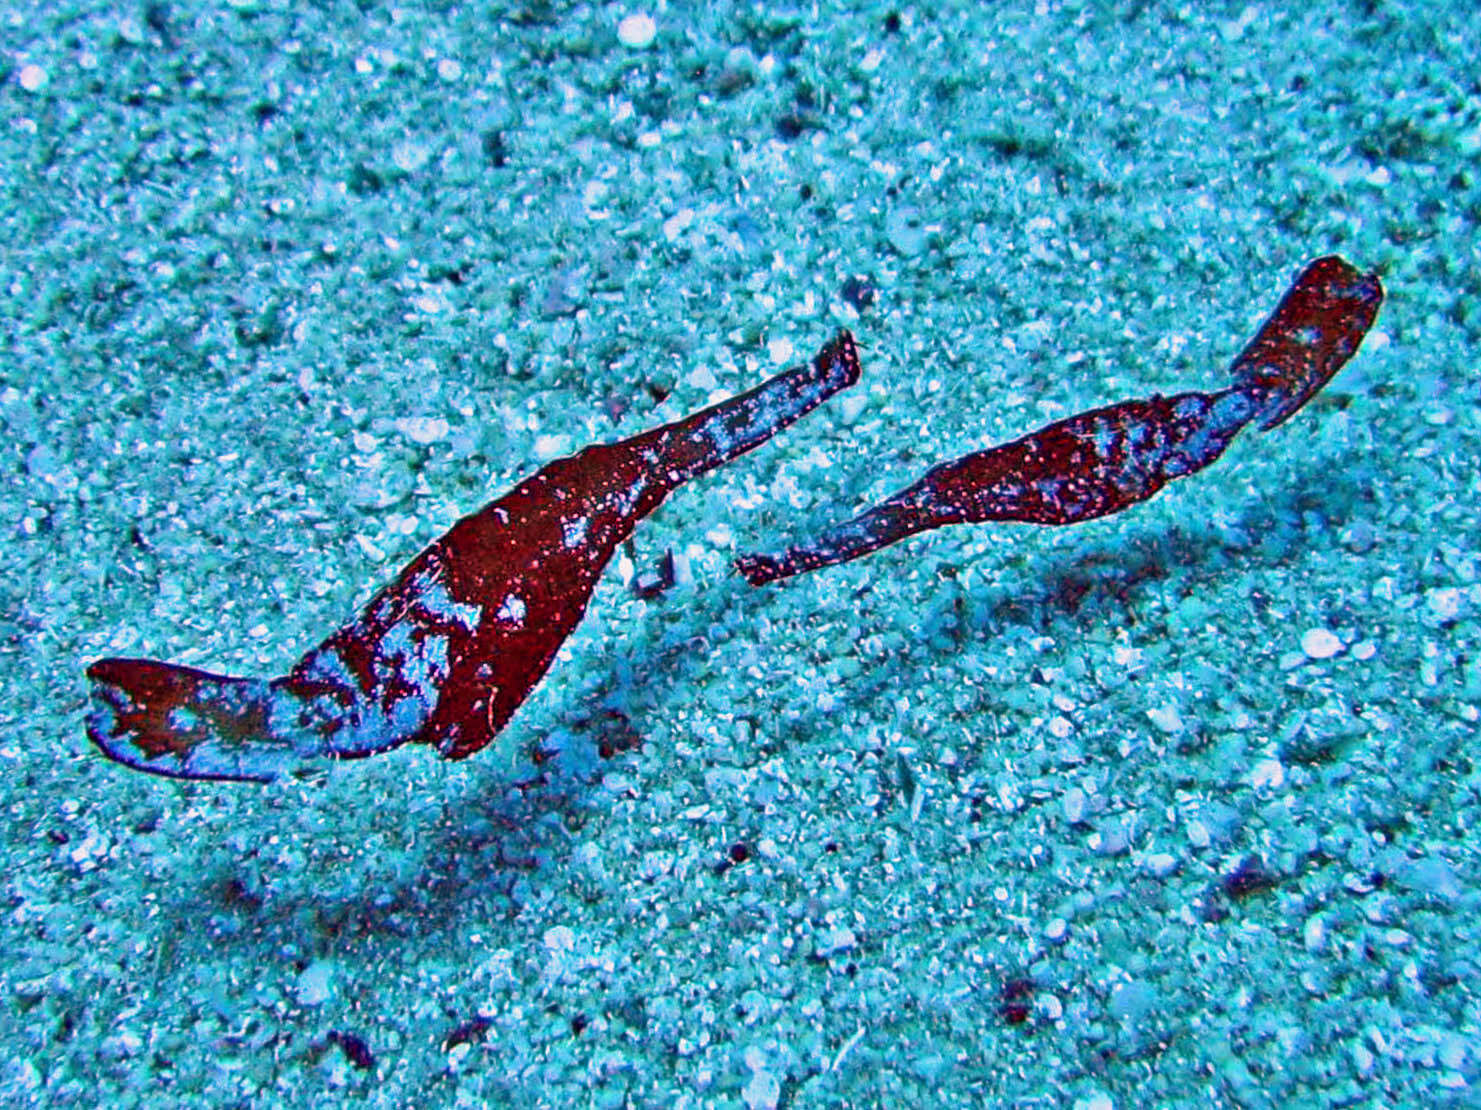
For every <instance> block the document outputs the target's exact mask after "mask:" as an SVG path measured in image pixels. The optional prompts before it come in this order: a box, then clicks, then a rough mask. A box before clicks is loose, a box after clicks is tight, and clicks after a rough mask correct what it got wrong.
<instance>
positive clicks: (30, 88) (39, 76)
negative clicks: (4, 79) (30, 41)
mask: <svg viewBox="0 0 1481 1110" xmlns="http://www.w3.org/2000/svg"><path fill="white" fill-rule="evenodd" d="M15 79H16V80H17V81H19V82H20V85H21V88H23V89H25V90H26V91H27V92H40V91H41V90H42V89H44V88H45V87H46V83H47V82H48V81H49V80H51V78H50V77H49V76H48V75H47V72H46V70H44V69H42V68H41V67H40V66H39V65H37V64H36V63H35V62H31V63H29V64H27V65H23V66H21V69H20V72H19V73H17V74H16V77H15Z"/></svg>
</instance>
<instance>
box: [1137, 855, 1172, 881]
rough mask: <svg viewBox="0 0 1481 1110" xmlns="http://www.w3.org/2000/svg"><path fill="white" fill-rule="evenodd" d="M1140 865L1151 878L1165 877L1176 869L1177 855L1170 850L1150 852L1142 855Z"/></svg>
mask: <svg viewBox="0 0 1481 1110" xmlns="http://www.w3.org/2000/svg"><path fill="white" fill-rule="evenodd" d="M1142 866H1143V867H1144V868H1146V870H1147V873H1148V874H1150V875H1151V876H1152V877H1153V878H1157V879H1165V878H1167V877H1168V876H1169V875H1171V874H1172V873H1173V872H1174V871H1176V870H1177V869H1178V857H1177V856H1175V855H1173V854H1172V853H1171V852H1152V853H1150V854H1149V855H1146V856H1143V857H1142Z"/></svg>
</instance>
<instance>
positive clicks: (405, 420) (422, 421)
mask: <svg viewBox="0 0 1481 1110" xmlns="http://www.w3.org/2000/svg"><path fill="white" fill-rule="evenodd" d="M395 427H396V430H397V431H398V432H400V433H401V434H402V435H404V436H405V437H406V438H407V439H409V440H411V441H412V442H413V443H420V444H421V445H422V446H423V447H425V446H426V445H427V444H429V443H436V442H437V441H438V440H439V439H442V438H444V437H445V436H446V435H447V433H448V431H449V427H448V423H447V421H446V420H443V419H442V418H441V417H438V416H403V417H401V418H400V419H398V420H397V421H396V422H395Z"/></svg>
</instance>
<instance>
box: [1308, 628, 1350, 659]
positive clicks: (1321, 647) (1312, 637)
mask: <svg viewBox="0 0 1481 1110" xmlns="http://www.w3.org/2000/svg"><path fill="white" fill-rule="evenodd" d="M1301 650H1302V651H1304V652H1305V653H1306V658H1308V659H1330V658H1332V656H1334V655H1336V654H1337V653H1338V652H1339V651H1341V650H1342V641H1341V640H1339V639H1338V638H1337V637H1336V636H1335V635H1333V634H1332V633H1331V632H1329V631H1328V630H1327V629H1325V628H1308V629H1307V630H1306V631H1305V632H1303V633H1302V634H1301Z"/></svg>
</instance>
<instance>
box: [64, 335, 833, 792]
mask: <svg viewBox="0 0 1481 1110" xmlns="http://www.w3.org/2000/svg"><path fill="white" fill-rule="evenodd" d="M858 378H859V360H858V354H857V352H856V350H855V348H854V341H853V337H852V336H851V335H850V334H849V333H848V332H846V331H844V332H840V333H839V335H838V336H837V337H836V338H835V339H833V340H832V341H831V342H829V343H828V344H827V345H825V346H824V347H823V348H822V350H821V351H819V352H818V354H817V356H816V357H815V358H814V359H813V361H812V362H811V364H807V365H801V366H794V367H792V368H791V369H789V370H786V371H784V372H783V373H781V374H779V375H777V376H776V377H774V378H772V379H770V380H769V381H767V382H764V383H763V384H762V385H760V386H758V387H756V388H755V389H752V390H751V391H749V392H747V393H743V394H741V395H739V396H737V397H733V398H730V399H729V400H727V401H723V402H721V403H720V404H717V405H714V406H712V407H710V408H707V409H705V410H704V411H702V412H699V413H696V414H694V415H693V416H689V417H687V418H685V419H683V420H679V421H677V422H675V423H672V424H667V425H665V426H663V427H660V428H656V429H654V430H652V431H649V432H645V433H643V434H642V435H638V436H635V437H633V438H631V439H627V440H623V441H622V442H620V443H613V444H608V445H605V446H593V447H587V448H586V449H585V450H583V451H581V452H579V453H577V454H575V455H572V456H570V457H569V458H564V459H558V460H556V461H555V462H552V463H551V464H549V465H548V466H546V467H545V468H544V469H542V470H540V471H539V472H538V473H536V474H534V475H533V476H531V477H529V478H526V479H525V480H524V481H523V482H521V483H519V485H517V486H515V487H514V489H512V490H510V491H509V492H508V493H506V494H505V495H504V496H503V497H500V498H499V499H498V500H496V501H493V502H491V503H490V504H488V505H486V506H484V508H482V509H480V510H479V511H478V512H476V513H474V514H473V515H472V516H468V517H464V518H463V519H462V520H460V521H458V522H457V523H456V524H455V525H453V527H452V529H451V530H449V531H448V532H447V533H446V534H445V535H443V536H442V538H441V539H439V540H437V541H436V542H434V543H433V544H432V545H431V546H430V547H428V548H426V550H424V551H423V552H422V553H421V554H420V555H418V556H417V557H416V558H415V559H413V560H412V561H411V562H410V563H409V564H408V565H407V566H406V567H405V569H403V570H402V571H401V573H400V574H399V575H398V576H397V577H396V579H395V580H394V581H393V582H391V584H390V585H388V586H386V587H385V588H384V589H382V590H381V591H380V592H379V593H378V594H376V595H375V597H373V598H372V599H371V600H370V602H369V603H368V604H367V605H366V606H365V608H364V609H363V610H362V611H361V613H360V615H359V616H358V617H357V618H356V619H355V620H354V621H353V622H352V623H350V624H348V625H346V626H345V627H344V628H341V629H340V630H339V631H338V632H336V633H334V634H333V635H332V636H330V637H329V638H328V639H327V640H325V641H324V642H323V643H322V644H320V645H319V646H318V647H316V648H314V649H313V650H312V651H310V652H309V653H308V654H307V655H305V656H304V657H303V658H302V659H301V660H299V662H298V664H297V665H296V666H294V668H293V669H292V670H291V671H289V672H288V674H287V675H285V676H283V677H282V678H276V679H272V680H264V679H255V678H234V677H229V676H226V675H218V674H211V673H208V672H206V671H199V670H195V669H193V668H191V667H181V666H176V665H174V664H170V663H163V662H158V661H155V660H150V659H101V660H99V661H98V662H96V663H94V664H93V665H92V666H91V667H89V668H88V670H87V677H88V678H89V679H90V680H91V683H92V708H91V710H90V712H89V715H88V721H87V731H88V736H89V737H90V738H91V739H92V741H93V743H94V744H96V745H97V746H98V747H99V748H100V749H102V751H103V753H104V754H105V755H107V756H109V757H110V758H112V759H115V760H118V761H119V762H120V763H125V764H127V765H128V766H130V767H135V768H138V769H139V770H143V771H151V772H154V773H156V774H161V775H169V776H173V777H177V778H189V779H239V780H248V781H253V780H255V781H262V782H265V781H269V780H271V779H273V778H276V777H278V776H279V775H282V774H285V773H290V772H293V771H295V770H298V769H300V768H301V767H302V766H304V765H305V763H306V762H307V761H310V760H313V759H315V758H329V759H354V758H359V757H362V756H368V755H373V754H375V753H377V752H383V751H386V750H388V749H390V748H394V747H397V746H399V745H401V744H406V743H412V742H416V743H424V744H432V745H435V746H436V748H437V750H438V751H439V752H440V753H441V754H442V755H444V756H446V757H447V758H449V759H461V758H463V757H464V756H467V755H471V754H472V753H473V752H476V751H478V750H479V749H480V748H482V747H484V746H485V745H487V744H488V743H489V742H490V741H491V740H492V739H493V737H494V735H495V734H496V733H497V732H498V731H499V730H500V729H502V728H503V727H504V725H505V724H506V723H507V722H508V721H509V719H510V717H512V716H513V715H514V711H515V710H516V709H517V708H518V707H519V705H520V703H522V702H523V701H524V699H525V697H526V696H527V695H528V694H529V693H530V691H531V690H532V689H534V687H535V685H536V683H538V682H539V681H540V678H541V677H542V676H543V675H544V674H545V671H546V669H547V668H548V667H549V666H550V662H551V660H552V659H553V658H554V656H555V653H556V651H557V649H558V648H559V647H560V645H561V644H562V642H564V640H565V639H566V637H567V636H568V635H570V633H571V632H572V631H573V630H574V629H575V628H576V625H577V624H578V623H579V622H580V620H581V617H582V615H583V614H584V613H585V611H586V605H587V602H588V601H589V599H590V597H591V593H592V590H593V589H594V588H595V586H596V582H597V579H598V578H599V577H600V575H601V572H602V569H603V568H604V567H605V566H606V565H607V562H608V560H609V559H611V557H612V554H613V552H614V551H615V550H616V549H617V546H618V545H619V544H620V543H622V542H623V541H624V540H625V539H626V538H627V537H628V536H629V535H630V534H631V532H632V530H633V527H634V525H636V524H637V522H638V521H639V520H641V519H642V518H643V517H645V516H647V515H648V514H649V513H651V512H652V511H653V510H654V509H656V508H657V507H658V506H659V504H660V503H661V502H662V501H663V500H664V498H665V497H667V496H668V494H669V493H670V492H671V491H672V490H673V489H674V488H675V487H677V486H679V485H681V484H682V483H684V482H687V481H688V480H689V479H691V478H695V477H698V476H699V475H701V474H703V473H705V472H706V471H708V470H711V469H712V468H714V467H716V466H719V465H720V464H721V463H724V462H727V461H728V460H730V459H733V458H735V457H736V456H737V455H740V454H742V453H744V452H746V451H749V450H751V448H753V447H756V446H758V445H759V444H761V443H764V442H765V441H766V440H767V439H769V438H771V436H773V435H775V434H776V433H777V432H779V431H781V430H782V429H783V428H785V427H787V426H788V425H789V424H791V423H792V422H793V421H795V420H797V419H798V418H800V417H802V416H803V415H805V414H806V413H808V412H810V411H811V410H812V409H813V408H815V407H816V406H818V405H819V404H821V403H822V402H823V401H824V400H826V399H827V398H828V397H830V396H832V395H833V394H834V393H836V392H838V391H839V390H840V389H843V388H845V387H846V386H850V385H852V384H853V383H854V382H856V381H857V380H858Z"/></svg>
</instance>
